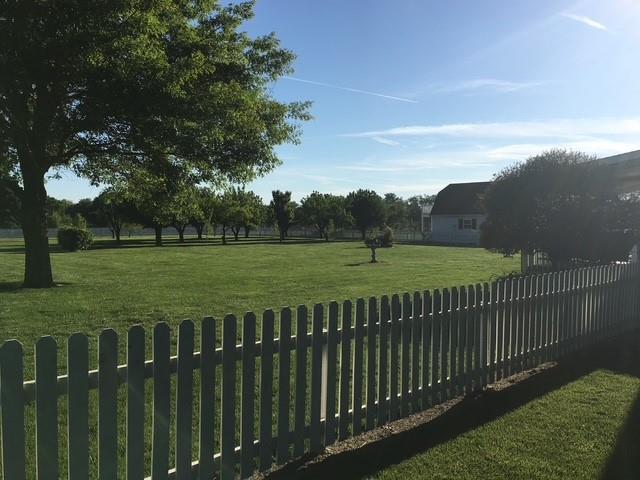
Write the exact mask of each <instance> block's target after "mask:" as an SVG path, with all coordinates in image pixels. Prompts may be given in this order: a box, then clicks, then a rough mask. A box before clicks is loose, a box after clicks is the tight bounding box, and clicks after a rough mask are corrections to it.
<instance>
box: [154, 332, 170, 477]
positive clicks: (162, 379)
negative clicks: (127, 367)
mask: <svg viewBox="0 0 640 480" xmlns="http://www.w3.org/2000/svg"><path fill="white" fill-rule="evenodd" d="M169 335H170V334H169V326H168V325H167V324H166V323H164V322H163V323H158V324H157V325H156V326H155V327H154V329H153V427H152V428H153V443H152V450H151V478H152V479H153V480H156V479H158V480H160V479H166V478H167V477H168V472H169V402H170V399H169V395H170V386H171V383H170V380H169V356H170V351H169Z"/></svg>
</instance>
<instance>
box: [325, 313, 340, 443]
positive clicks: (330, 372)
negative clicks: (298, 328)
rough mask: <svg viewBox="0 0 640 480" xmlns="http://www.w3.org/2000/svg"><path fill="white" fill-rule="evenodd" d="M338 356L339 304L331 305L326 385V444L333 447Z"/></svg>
mask: <svg viewBox="0 0 640 480" xmlns="http://www.w3.org/2000/svg"><path fill="white" fill-rule="evenodd" d="M337 354H338V304H337V303H336V302H331V303H330V304H329V318H328V320H327V373H326V385H325V391H326V396H325V402H326V405H325V409H324V419H325V430H324V444H325V445H326V446H327V445H332V444H333V443H334V442H335V441H336V387H337V385H336V365H337V360H338V359H337Z"/></svg>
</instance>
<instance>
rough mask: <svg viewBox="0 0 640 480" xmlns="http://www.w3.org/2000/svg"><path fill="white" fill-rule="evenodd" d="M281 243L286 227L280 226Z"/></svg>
mask: <svg viewBox="0 0 640 480" xmlns="http://www.w3.org/2000/svg"><path fill="white" fill-rule="evenodd" d="M279 230H280V243H282V242H284V228H280V229H279Z"/></svg>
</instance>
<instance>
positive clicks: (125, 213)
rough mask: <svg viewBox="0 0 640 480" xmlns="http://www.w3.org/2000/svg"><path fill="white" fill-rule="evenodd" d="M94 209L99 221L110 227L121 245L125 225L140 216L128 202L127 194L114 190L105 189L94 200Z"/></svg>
mask: <svg viewBox="0 0 640 480" xmlns="http://www.w3.org/2000/svg"><path fill="white" fill-rule="evenodd" d="M93 208H94V210H95V212H96V215H97V216H98V219H99V221H100V222H101V223H104V224H106V225H107V226H108V227H109V230H111V235H112V236H113V238H114V239H115V240H116V242H117V243H120V235H121V232H122V229H123V226H124V225H125V223H126V222H127V221H129V220H132V219H135V218H136V217H137V216H138V215H137V212H136V210H135V207H134V206H133V205H132V204H131V202H129V201H127V199H126V196H125V194H124V193H123V192H120V191H118V190H116V189H113V188H108V189H105V190H104V191H102V193H100V195H98V196H97V197H96V198H94V199H93Z"/></svg>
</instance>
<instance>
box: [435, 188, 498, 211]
mask: <svg viewBox="0 0 640 480" xmlns="http://www.w3.org/2000/svg"><path fill="white" fill-rule="evenodd" d="M489 185H491V182H470V183H450V184H449V185H447V186H446V187H445V188H444V189H443V190H441V191H440V193H438V195H437V196H436V201H435V203H434V204H433V209H432V210H431V215H474V214H483V213H485V212H484V208H483V206H482V195H483V194H484V192H486V191H487V188H488V187H489Z"/></svg>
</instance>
